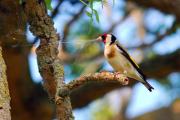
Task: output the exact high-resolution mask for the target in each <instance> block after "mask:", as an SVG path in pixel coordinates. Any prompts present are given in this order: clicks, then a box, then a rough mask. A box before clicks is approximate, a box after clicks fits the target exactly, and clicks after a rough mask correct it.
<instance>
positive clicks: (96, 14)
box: [93, 9, 99, 23]
mask: <svg viewBox="0 0 180 120" xmlns="http://www.w3.org/2000/svg"><path fill="white" fill-rule="evenodd" d="M93 11H94V14H95V16H96V20H97V22H98V23H99V15H98V12H97V10H95V9H94V10H93Z"/></svg>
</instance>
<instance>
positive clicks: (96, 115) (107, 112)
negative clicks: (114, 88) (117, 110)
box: [92, 101, 114, 120]
mask: <svg viewBox="0 0 180 120" xmlns="http://www.w3.org/2000/svg"><path fill="white" fill-rule="evenodd" d="M92 112H93V113H92V114H93V115H92V120H112V118H113V116H114V113H113V110H112V109H111V107H110V105H109V104H108V103H107V102H105V101H103V102H102V103H101V105H99V106H97V108H96V109H95V110H94V111H92Z"/></svg>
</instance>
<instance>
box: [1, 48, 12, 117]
mask: <svg viewBox="0 0 180 120" xmlns="http://www.w3.org/2000/svg"><path fill="white" fill-rule="evenodd" d="M10 99H11V98H10V95H9V88H8V82H7V77H6V65H5V62H4V59H3V57H2V48H1V46H0V116H1V117H0V118H1V119H2V120H11V113H10Z"/></svg>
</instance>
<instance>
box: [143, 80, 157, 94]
mask: <svg viewBox="0 0 180 120" xmlns="http://www.w3.org/2000/svg"><path fill="white" fill-rule="evenodd" d="M143 84H144V86H145V87H146V88H147V89H148V90H149V91H150V92H152V90H153V89H154V88H153V87H152V86H151V85H150V84H149V83H148V82H147V81H145V82H144V83H143Z"/></svg>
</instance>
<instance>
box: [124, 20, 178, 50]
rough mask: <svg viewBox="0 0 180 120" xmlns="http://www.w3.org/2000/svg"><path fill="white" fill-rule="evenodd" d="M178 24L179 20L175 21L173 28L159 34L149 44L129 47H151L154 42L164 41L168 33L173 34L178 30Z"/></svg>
mask: <svg viewBox="0 0 180 120" xmlns="http://www.w3.org/2000/svg"><path fill="white" fill-rule="evenodd" d="M177 25H178V23H177V21H175V22H174V23H173V25H172V26H171V28H169V29H168V30H167V31H166V32H165V33H164V34H157V36H156V39H155V40H154V41H153V42H151V43H149V44H141V45H139V46H133V47H128V48H127V49H136V48H141V49H144V48H147V47H151V46H153V45H154V44H156V43H158V42H160V41H162V40H163V39H164V38H165V37H167V36H168V35H171V34H172V33H174V32H175V31H176V29H177Z"/></svg>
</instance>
